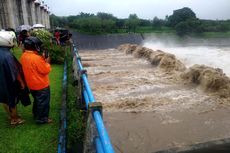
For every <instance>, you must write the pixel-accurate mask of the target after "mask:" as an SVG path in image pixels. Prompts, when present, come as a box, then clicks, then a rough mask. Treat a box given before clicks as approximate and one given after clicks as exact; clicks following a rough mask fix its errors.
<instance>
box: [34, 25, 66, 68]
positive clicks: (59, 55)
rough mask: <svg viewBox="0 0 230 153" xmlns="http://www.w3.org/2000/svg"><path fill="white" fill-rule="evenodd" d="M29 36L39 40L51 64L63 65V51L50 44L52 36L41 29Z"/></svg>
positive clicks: (59, 47)
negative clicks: (48, 55) (47, 53)
mask: <svg viewBox="0 0 230 153" xmlns="http://www.w3.org/2000/svg"><path fill="white" fill-rule="evenodd" d="M31 36H34V37H37V38H39V39H40V40H41V41H42V43H43V45H42V48H43V49H44V50H47V51H48V52H49V54H50V57H51V62H52V63H54V64H63V62H64V56H65V50H64V49H63V48H62V47H61V46H58V45H56V44H52V37H53V36H52V34H51V33H50V32H49V31H47V30H43V29H39V30H34V31H32V32H31Z"/></svg>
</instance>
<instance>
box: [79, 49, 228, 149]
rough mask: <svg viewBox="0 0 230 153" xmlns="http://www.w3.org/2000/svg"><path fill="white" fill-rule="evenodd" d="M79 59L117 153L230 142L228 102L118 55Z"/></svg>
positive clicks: (100, 53) (88, 53) (174, 75)
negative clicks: (220, 140)
mask: <svg viewBox="0 0 230 153" xmlns="http://www.w3.org/2000/svg"><path fill="white" fill-rule="evenodd" d="M80 55H81V57H82V62H83V66H84V67H85V68H86V69H87V71H88V79H89V82H90V85H91V87H92V90H93V93H94V96H95V99H96V101H98V102H102V104H103V110H104V121H105V125H106V127H107V130H108V132H109V135H110V137H111V141H112V143H113V145H114V148H115V151H116V152H117V153H152V152H156V151H160V150H167V149H170V148H174V147H183V146H188V145H191V144H197V143H202V142H207V141H211V140H218V139H223V138H229V137H230V128H229V127H230V117H229V115H230V109H229V108H230V107H229V106H228V100H226V99H220V98H218V97H215V96H213V95H210V94H208V93H205V92H203V91H202V90H200V89H199V88H196V87H194V86H192V85H185V84H183V83H182V81H181V80H180V78H179V77H178V76H179V74H177V73H176V72H173V73H172V72H166V71H162V70H160V69H158V68H156V67H153V66H152V65H151V64H149V62H147V61H146V60H145V59H138V58H134V57H133V56H132V55H126V54H125V53H123V52H121V51H118V50H117V49H107V50H96V51H95V50H94V51H93V50H84V51H80ZM178 73H179V72H178Z"/></svg>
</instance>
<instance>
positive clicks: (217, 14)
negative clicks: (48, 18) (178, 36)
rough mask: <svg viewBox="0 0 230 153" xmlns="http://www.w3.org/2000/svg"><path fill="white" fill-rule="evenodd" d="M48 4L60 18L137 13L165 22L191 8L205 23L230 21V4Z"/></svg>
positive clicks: (193, 0) (58, 0) (136, 0)
mask: <svg viewBox="0 0 230 153" xmlns="http://www.w3.org/2000/svg"><path fill="white" fill-rule="evenodd" d="M45 3H47V4H48V5H49V6H50V8H51V11H52V13H54V14H56V15H59V16H67V15H76V14H79V13H80V12H86V13H97V12H107V13H112V14H114V16H117V17H119V18H126V17H128V16H129V14H130V13H136V14H137V15H138V16H139V17H141V18H146V19H152V18H153V17H154V16H157V17H159V18H165V16H166V15H171V14H172V12H173V10H175V9H179V8H182V7H190V8H191V9H192V10H193V11H194V12H195V13H196V14H197V17H199V18H202V19H230V11H229V10H230V2H229V0H209V1H208V0H65V1H63V0H45Z"/></svg>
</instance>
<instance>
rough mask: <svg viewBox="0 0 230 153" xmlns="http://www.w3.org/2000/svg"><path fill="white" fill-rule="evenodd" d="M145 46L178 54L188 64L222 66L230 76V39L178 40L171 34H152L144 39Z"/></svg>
mask: <svg viewBox="0 0 230 153" xmlns="http://www.w3.org/2000/svg"><path fill="white" fill-rule="evenodd" d="M144 46H145V47H148V48H151V49H153V50H157V49H159V50H162V51H165V52H168V53H172V54H174V55H176V57H177V58H178V59H180V60H181V61H182V62H183V63H184V64H185V65H186V66H188V67H190V66H192V65H194V64H204V65H207V66H211V67H214V68H221V69H223V71H224V72H225V73H226V74H227V75H228V76H230V60H229V59H230V39H229V38H219V39H217V38H216V39H214V38H213V39H191V38H187V39H184V40H180V41H179V40H178V39H176V38H175V37H172V36H171V37H169V36H158V37H156V36H152V37H149V38H147V40H145V41H144Z"/></svg>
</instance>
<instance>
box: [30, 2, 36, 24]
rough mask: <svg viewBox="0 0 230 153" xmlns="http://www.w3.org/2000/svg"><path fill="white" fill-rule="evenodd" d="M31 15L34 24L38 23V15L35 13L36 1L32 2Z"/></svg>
mask: <svg viewBox="0 0 230 153" xmlns="http://www.w3.org/2000/svg"><path fill="white" fill-rule="evenodd" d="M31 17H32V24H31V26H32V25H34V24H36V15H35V3H34V1H32V2H31Z"/></svg>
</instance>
